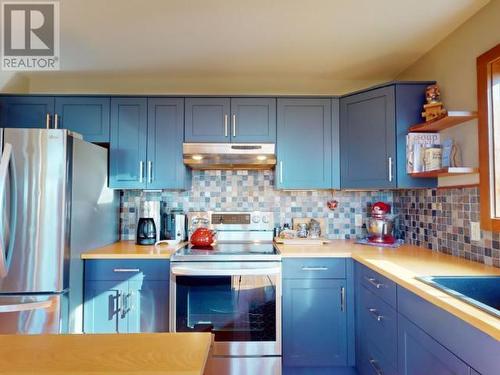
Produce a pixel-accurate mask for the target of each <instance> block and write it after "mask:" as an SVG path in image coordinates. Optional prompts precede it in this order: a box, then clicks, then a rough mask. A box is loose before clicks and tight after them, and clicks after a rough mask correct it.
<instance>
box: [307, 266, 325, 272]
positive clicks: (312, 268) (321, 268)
mask: <svg viewBox="0 0 500 375" xmlns="http://www.w3.org/2000/svg"><path fill="white" fill-rule="evenodd" d="M302 271H328V267H307V266H305V267H302Z"/></svg>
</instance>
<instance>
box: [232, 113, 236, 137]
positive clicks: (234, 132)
mask: <svg viewBox="0 0 500 375" xmlns="http://www.w3.org/2000/svg"><path fill="white" fill-rule="evenodd" d="M234 137H236V115H233V138H234Z"/></svg>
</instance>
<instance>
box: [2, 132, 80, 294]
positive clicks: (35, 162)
mask: <svg viewBox="0 0 500 375" xmlns="http://www.w3.org/2000/svg"><path fill="white" fill-rule="evenodd" d="M72 141H73V138H72V137H70V136H68V132H67V130H58V129H4V130H3V144H4V153H5V151H6V150H7V148H8V147H6V146H7V145H12V149H11V151H12V158H11V159H10V160H11V161H10V165H11V167H10V170H11V173H8V177H5V175H4V176H3V177H1V176H0V178H3V180H0V186H2V184H3V185H5V186H7V185H9V186H12V183H10V184H9V183H7V182H6V181H5V178H7V179H10V180H11V181H12V180H13V179H14V176H17V181H15V180H16V179H14V181H15V182H16V183H17V187H16V188H15V189H14V190H13V191H10V194H6V193H4V194H3V195H4V196H3V197H1V198H0V199H1V200H2V201H3V203H4V204H6V205H10V207H12V206H13V205H16V202H17V210H16V213H17V217H14V218H15V219H16V223H15V224H14V223H13V224H12V225H11V226H10V229H11V230H10V236H9V241H8V242H9V244H11V251H8V252H7V256H6V257H5V256H4V258H5V259H6V261H7V267H6V271H7V272H4V274H3V276H2V275H1V274H0V294H4V293H11V294H16V293H19V294H21V293H50V292H62V291H63V290H64V289H66V288H67V287H68V279H69V275H68V264H69V214H68V212H69V209H70V207H69V203H68V202H70V195H71V186H70V183H69V181H71V178H70V177H71V176H70V175H71V164H72V163H71V155H72V153H71V150H72ZM0 192H1V191H0ZM11 217H12V215H11ZM6 222H7V220H6V219H2V223H1V224H2V228H4V229H2V232H3V233H5V232H8V231H6V230H5V228H6ZM14 227H15V231H13V230H12V228H14ZM0 240H1V239H0ZM0 242H1V241H0ZM5 243H6V240H5V239H4V245H3V247H4V248H5V246H8V245H5ZM4 254H5V252H4Z"/></svg>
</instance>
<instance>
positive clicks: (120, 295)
mask: <svg viewBox="0 0 500 375" xmlns="http://www.w3.org/2000/svg"><path fill="white" fill-rule="evenodd" d="M127 293H128V283H127V282H116V281H87V282H85V292H84V298H85V303H84V310H83V319H84V322H83V331H84V332H85V333H126V332H127V330H128V327H127V326H128V324H127V317H126V313H125V310H124V309H123V299H124V297H125V296H126V294H127Z"/></svg>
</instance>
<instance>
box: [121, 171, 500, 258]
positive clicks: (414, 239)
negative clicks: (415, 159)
mask: <svg viewBox="0 0 500 375" xmlns="http://www.w3.org/2000/svg"><path fill="white" fill-rule="evenodd" d="M273 179H274V173H273V172H271V171H194V172H193V183H192V188H191V190H188V191H162V192H147V191H146V192H144V191H140V190H126V191H123V192H122V194H121V211H120V223H121V225H120V228H121V233H120V235H121V238H122V239H124V240H133V239H135V233H136V222H137V219H138V212H139V207H140V206H141V202H143V201H150V200H158V201H160V202H161V210H162V212H166V211H168V210H170V209H182V210H183V211H185V212H188V211H204V210H214V211H217V210H219V211H251V210H261V211H272V212H274V220H275V222H276V224H279V225H283V224H284V223H291V221H292V218H293V217H311V218H312V217H322V218H326V219H327V234H326V236H327V237H328V238H330V239H345V238H347V239H348V238H359V237H362V236H365V235H366V230H365V229H364V228H363V227H359V226H355V215H356V214H361V215H362V216H363V220H365V219H366V218H367V216H368V212H369V210H370V206H371V204H372V203H374V202H376V201H384V202H389V203H391V204H393V207H394V212H395V213H396V214H398V219H397V223H396V235H397V236H398V237H399V238H403V239H404V240H405V242H407V243H410V244H414V245H418V246H423V247H426V248H429V249H432V250H434V251H439V252H444V253H447V254H452V255H455V256H459V257H462V258H466V259H470V260H473V261H476V262H481V263H485V264H488V265H493V266H496V267H500V233H491V232H487V231H482V232H481V240H480V241H472V240H471V235H470V222H471V221H474V222H478V221H479V189H478V188H456V189H422V190H400V191H371V192H370V191H369V192H350V191H334V192H331V191H281V190H275V189H274V181H273ZM332 199H334V200H337V201H338V202H339V205H338V207H337V209H336V210H335V211H331V210H329V209H328V208H327V206H326V202H327V201H328V200H332Z"/></svg>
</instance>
